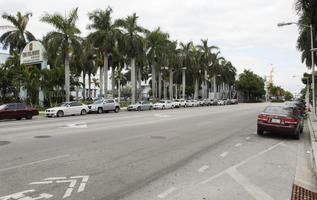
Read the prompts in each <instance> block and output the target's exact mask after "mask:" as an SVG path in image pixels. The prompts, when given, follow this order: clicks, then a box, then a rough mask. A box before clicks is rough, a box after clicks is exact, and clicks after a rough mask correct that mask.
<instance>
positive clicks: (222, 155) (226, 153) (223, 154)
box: [220, 151, 229, 158]
mask: <svg viewBox="0 0 317 200" xmlns="http://www.w3.org/2000/svg"><path fill="white" fill-rule="evenodd" d="M228 154H229V152H227V151H225V152H223V153H222V154H220V156H221V157H223V158H224V157H226V156H227V155H228Z"/></svg>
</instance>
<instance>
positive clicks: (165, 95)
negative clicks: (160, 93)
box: [163, 80, 167, 99]
mask: <svg viewBox="0 0 317 200" xmlns="http://www.w3.org/2000/svg"><path fill="white" fill-rule="evenodd" d="M163 88H164V99H167V88H166V82H165V80H163Z"/></svg>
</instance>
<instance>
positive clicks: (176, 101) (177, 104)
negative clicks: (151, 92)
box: [172, 100, 180, 108]
mask: <svg viewBox="0 0 317 200" xmlns="http://www.w3.org/2000/svg"><path fill="white" fill-rule="evenodd" d="M172 104H173V108H179V107H180V103H179V101H178V100H174V101H172Z"/></svg>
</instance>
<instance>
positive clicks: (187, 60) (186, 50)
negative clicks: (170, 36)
mask: <svg viewBox="0 0 317 200" xmlns="http://www.w3.org/2000/svg"><path fill="white" fill-rule="evenodd" d="M180 46H181V57H182V62H183V71H182V85H183V92H182V94H183V98H185V89H186V88H185V87H186V73H185V69H189V68H190V67H191V66H192V63H193V56H192V52H191V49H192V46H193V43H192V42H189V43H187V44H185V43H182V42H181V43H180Z"/></svg>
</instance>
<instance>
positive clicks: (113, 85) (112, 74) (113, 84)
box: [111, 66, 116, 98]
mask: <svg viewBox="0 0 317 200" xmlns="http://www.w3.org/2000/svg"><path fill="white" fill-rule="evenodd" d="M115 68H116V67H115V66H112V68H111V90H112V96H113V98H114V94H115V85H116V80H114V70H115Z"/></svg>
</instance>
